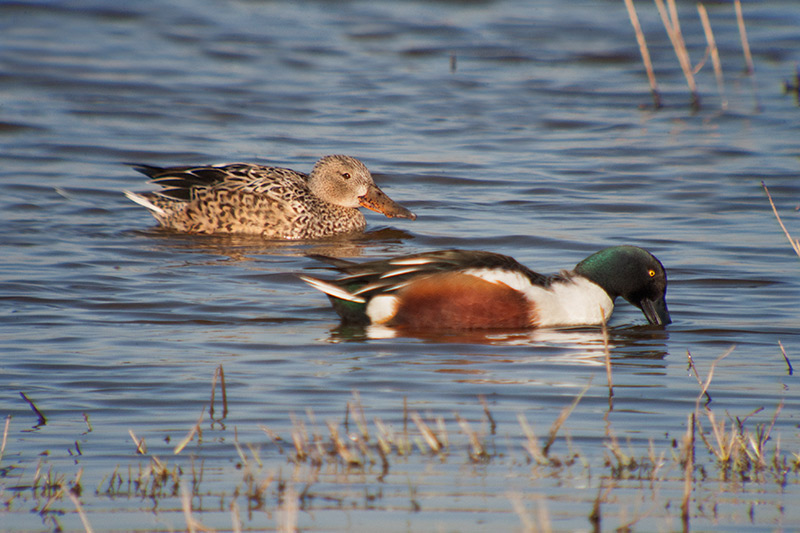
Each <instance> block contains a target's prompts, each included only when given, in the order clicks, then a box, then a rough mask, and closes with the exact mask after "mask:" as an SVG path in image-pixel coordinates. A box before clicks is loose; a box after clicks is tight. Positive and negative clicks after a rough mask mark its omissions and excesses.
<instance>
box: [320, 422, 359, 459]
mask: <svg viewBox="0 0 800 533" xmlns="http://www.w3.org/2000/svg"><path fill="white" fill-rule="evenodd" d="M327 425H328V431H330V432H331V441H332V442H333V445H334V447H335V448H336V453H337V454H338V455H339V457H341V458H342V460H343V461H344V462H345V463H347V464H351V465H357V464H361V463H362V461H361V459H360V458H359V457H358V456H357V455H356V454H354V453H353V452H352V451H350V448H348V447H347V445H346V444H345V443H344V441H343V440H342V438H341V437H340V436H339V429H338V428H337V427H336V424H335V423H334V422H328V423H327Z"/></svg>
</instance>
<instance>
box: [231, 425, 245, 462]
mask: <svg viewBox="0 0 800 533" xmlns="http://www.w3.org/2000/svg"><path fill="white" fill-rule="evenodd" d="M233 446H234V447H235V448H236V453H237V454H239V460H241V461H242V466H243V467H245V468H246V467H247V456H246V455H245V454H244V450H242V447H241V446H239V430H238V428H237V427H236V426H234V428H233Z"/></svg>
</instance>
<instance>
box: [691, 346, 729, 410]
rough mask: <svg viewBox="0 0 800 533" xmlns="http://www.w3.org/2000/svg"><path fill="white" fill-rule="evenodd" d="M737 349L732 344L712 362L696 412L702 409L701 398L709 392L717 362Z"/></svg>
mask: <svg viewBox="0 0 800 533" xmlns="http://www.w3.org/2000/svg"><path fill="white" fill-rule="evenodd" d="M735 349H736V346H731V347H730V348H728V350H727V351H726V352H725V353H723V354H722V355H720V356H718V357H717V358H716V359H714V360H713V361H712V362H711V367H710V368H709V369H708V377H706V381H705V383H703V387H702V390H701V391H700V394H699V395H698V396H697V401H696V402H695V405H694V410H695V412H697V411H698V410H699V409H700V398H702V397H703V396H704V395H707V394H708V387H709V386H710V385H711V379H712V378H713V377H714V369H715V368H716V366H717V363H719V362H720V361H722V360H723V359H725V358H726V357H728V356H729V355H730V354H731V353H733V350H735Z"/></svg>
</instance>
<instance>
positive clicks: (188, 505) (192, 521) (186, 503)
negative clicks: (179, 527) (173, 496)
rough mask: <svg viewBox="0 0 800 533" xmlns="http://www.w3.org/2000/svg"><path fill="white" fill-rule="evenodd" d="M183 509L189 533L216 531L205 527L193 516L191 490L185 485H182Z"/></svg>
mask: <svg viewBox="0 0 800 533" xmlns="http://www.w3.org/2000/svg"><path fill="white" fill-rule="evenodd" d="M181 508H182V509H183V517H184V519H185V520H186V529H187V530H188V531H189V533H195V532H196V531H198V530H199V531H214V530H213V529H211V528H208V527H206V526H204V525H203V523H202V522H200V521H199V520H197V519H196V518H195V517H194V515H193V514H192V497H191V495H190V494H189V489H187V488H186V486H185V485H183V484H181Z"/></svg>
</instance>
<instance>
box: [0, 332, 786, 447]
mask: <svg viewBox="0 0 800 533" xmlns="http://www.w3.org/2000/svg"><path fill="white" fill-rule="evenodd" d="M778 346H780V347H781V354H783V360H784V361H786V366H787V367H788V369H789V375H790V376H791V375H792V374H794V369H793V368H792V362H791V361H789V356H787V355H786V350H784V349H783V343H782V342H781V341H778ZM8 418H11V416H9V417H8ZM7 431H8V419H6V432H7ZM5 447H6V436H5V434H3V448H5ZM2 457H3V452H2V451H0V458H2Z"/></svg>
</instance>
